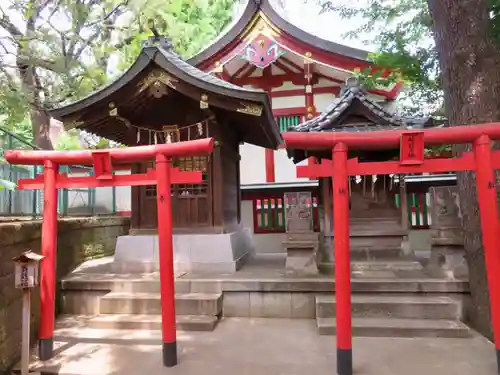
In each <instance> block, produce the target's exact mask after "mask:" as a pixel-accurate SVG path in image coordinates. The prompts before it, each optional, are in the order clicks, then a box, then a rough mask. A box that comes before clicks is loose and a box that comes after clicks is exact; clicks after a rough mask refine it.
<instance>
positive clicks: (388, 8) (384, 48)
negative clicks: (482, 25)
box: [306, 0, 500, 115]
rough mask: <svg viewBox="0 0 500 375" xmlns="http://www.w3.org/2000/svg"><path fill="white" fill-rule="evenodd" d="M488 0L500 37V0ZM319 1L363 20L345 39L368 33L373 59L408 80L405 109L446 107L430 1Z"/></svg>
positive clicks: (325, 7) (494, 29)
mask: <svg viewBox="0 0 500 375" xmlns="http://www.w3.org/2000/svg"><path fill="white" fill-rule="evenodd" d="M306 1H307V0H306ZM488 1H489V3H490V10H491V12H490V16H491V19H492V32H493V34H494V35H495V36H496V38H497V40H499V41H500V0H488ZM316 2H317V3H318V4H319V5H321V7H322V10H321V11H322V12H328V11H334V12H337V13H338V14H340V15H341V16H342V17H344V18H348V19H349V18H353V17H357V18H362V19H364V20H365V22H364V23H363V24H362V26H361V27H359V28H357V29H355V30H350V31H349V32H347V33H346V37H351V38H352V37H357V38H359V37H365V39H368V41H369V42H371V43H373V44H374V45H376V46H377V48H378V52H377V53H375V54H373V55H372V56H371V58H372V60H373V61H374V62H375V63H376V64H380V65H381V66H384V67H389V68H393V69H395V71H396V76H397V77H398V78H402V79H403V80H404V81H405V82H406V83H407V84H408V87H409V90H408V92H406V94H403V104H404V110H405V112H407V113H408V114H417V115H422V114H425V113H434V112H436V111H442V91H441V84H440V81H439V76H440V68H439V62H438V56H437V51H436V49H435V45H434V40H433V38H432V33H431V26H432V24H431V23H432V20H431V17H430V14H429V10H428V6H427V1H426V0H362V1H360V0H357V1H353V2H351V3H349V5H338V1H333V0H317V1H316Z"/></svg>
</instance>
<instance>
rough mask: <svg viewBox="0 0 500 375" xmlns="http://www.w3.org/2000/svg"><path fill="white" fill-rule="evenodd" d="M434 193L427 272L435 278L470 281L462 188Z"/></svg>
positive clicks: (444, 187)
mask: <svg viewBox="0 0 500 375" xmlns="http://www.w3.org/2000/svg"><path fill="white" fill-rule="evenodd" d="M430 192H431V197H432V202H433V205H432V207H433V209H432V211H431V214H432V224H431V231H432V239H431V241H432V242H431V243H432V246H431V257H430V259H429V263H428V265H427V271H428V272H429V274H430V275H432V276H435V277H447V278H450V279H454V278H459V279H461V278H468V276H469V268H468V265H467V261H466V259H465V249H464V239H463V232H462V226H461V211H460V205H459V201H458V188H457V187H456V186H450V187H448V186H443V187H433V188H431V190H430Z"/></svg>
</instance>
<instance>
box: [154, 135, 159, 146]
mask: <svg viewBox="0 0 500 375" xmlns="http://www.w3.org/2000/svg"><path fill="white" fill-rule="evenodd" d="M154 139H155V145H157V144H158V134H157V133H156V132H155V135H154Z"/></svg>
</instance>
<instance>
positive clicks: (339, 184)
mask: <svg viewBox="0 0 500 375" xmlns="http://www.w3.org/2000/svg"><path fill="white" fill-rule="evenodd" d="M283 138H284V139H285V142H286V147H287V148H288V149H292V150H293V149H301V150H325V149H329V150H332V162H330V161H329V160H323V161H322V163H321V164H313V165H308V166H297V177H316V178H317V177H332V183H333V215H334V217H333V221H334V248H335V289H336V300H337V305H336V310H337V311H336V319H337V373H338V374H339V375H352V372H353V363H352V327H351V279H350V254H349V194H348V191H349V186H348V177H349V176H360V175H375V174H391V173H395V174H407V173H423V172H434V173H436V172H450V171H475V172H476V185H477V195H478V201H479V209H480V218H481V228H482V233H483V245H484V253H485V262H486V272H487V279H488V288H489V295H490V306H491V317H492V325H493V332H494V341H495V347H496V356H497V368H498V369H497V371H498V373H499V374H500V237H499V235H498V234H499V233H500V225H499V219H498V204H497V198H496V188H495V175H494V170H495V169H500V151H495V152H493V151H492V150H491V140H492V139H493V140H498V139H500V123H493V124H480V125H474V126H457V127H449V128H438V129H426V130H423V131H410V130H386V131H375V132H369V133H363V132H359V133H354V132H310V133H306V132H304V133H301V132H288V133H284V134H283ZM464 143H472V144H473V151H472V152H466V153H463V154H462V155H461V157H457V158H448V159H427V160H426V159H424V146H425V145H441V144H464ZM397 148H399V149H400V160H399V161H386V162H361V163H360V162H359V161H358V159H357V158H355V159H348V158H347V152H348V150H377V149H379V150H380V149H397Z"/></svg>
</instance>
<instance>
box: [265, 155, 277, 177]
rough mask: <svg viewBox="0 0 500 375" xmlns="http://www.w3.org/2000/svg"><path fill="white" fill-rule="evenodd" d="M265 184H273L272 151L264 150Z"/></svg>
mask: <svg viewBox="0 0 500 375" xmlns="http://www.w3.org/2000/svg"><path fill="white" fill-rule="evenodd" d="M265 152H266V182H275V181H276V176H275V167H274V150H271V149H269V148H266V151H265Z"/></svg>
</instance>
